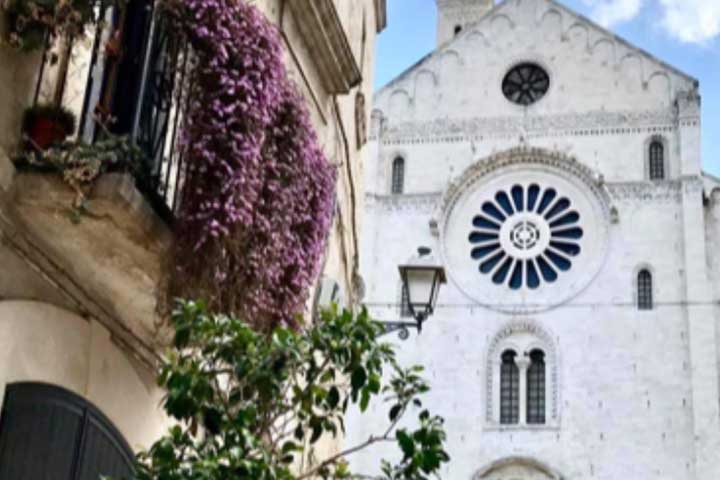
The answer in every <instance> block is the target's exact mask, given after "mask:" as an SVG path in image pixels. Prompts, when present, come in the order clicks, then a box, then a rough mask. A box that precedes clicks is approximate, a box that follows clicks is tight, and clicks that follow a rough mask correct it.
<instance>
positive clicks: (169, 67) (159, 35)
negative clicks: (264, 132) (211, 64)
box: [132, 15, 192, 217]
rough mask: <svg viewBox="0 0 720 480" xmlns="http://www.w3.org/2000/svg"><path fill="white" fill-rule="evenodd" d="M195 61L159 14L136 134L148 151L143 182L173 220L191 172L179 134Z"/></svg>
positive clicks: (149, 46) (142, 90) (144, 76)
mask: <svg viewBox="0 0 720 480" xmlns="http://www.w3.org/2000/svg"><path fill="white" fill-rule="evenodd" d="M191 63H192V52H191V49H190V48H189V45H188V44H187V42H184V41H180V39H179V38H178V37H177V35H175V34H174V32H173V29H172V28H171V26H170V25H169V23H168V22H167V20H165V19H164V18H163V17H162V15H156V17H155V19H154V21H153V25H152V31H151V35H150V41H149V45H148V48H147V51H146V60H145V66H144V72H143V81H142V84H141V91H140V104H139V105H138V107H137V112H136V117H135V124H134V126H133V131H132V136H133V138H134V140H135V142H136V144H137V145H138V147H140V149H141V150H142V151H143V152H144V153H145V161H146V165H144V167H143V169H142V172H143V176H142V177H141V178H138V184H139V186H140V187H141V189H143V190H144V191H145V193H146V194H148V195H149V196H150V199H151V200H152V201H153V202H154V204H155V208H156V209H157V210H158V211H159V212H160V213H161V214H165V215H167V216H169V217H172V216H173V214H174V213H176V211H177V208H178V207H179V202H180V192H181V190H182V186H183V182H184V179H185V173H186V167H185V163H184V162H183V156H182V154H181V150H180V148H179V147H180V145H179V141H178V140H179V139H178V136H179V133H180V127H181V125H182V122H183V115H184V112H185V111H186V110H187V103H188V101H189V93H190V88H191V82H190V77H191V76H190V74H189V70H190V66H191Z"/></svg>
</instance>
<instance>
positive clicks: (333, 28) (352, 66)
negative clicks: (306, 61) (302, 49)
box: [289, 0, 362, 94]
mask: <svg viewBox="0 0 720 480" xmlns="http://www.w3.org/2000/svg"><path fill="white" fill-rule="evenodd" d="M289 5H290V8H291V9H292V11H293V14H294V15H295V18H296V21H297V24H298V28H299V29H300V33H301V34H302V36H303V37H304V39H305V41H306V42H307V46H308V50H310V51H311V52H313V55H312V58H313V59H314V60H315V63H316V65H317V67H318V69H319V70H320V73H321V76H322V78H324V79H325V84H326V87H327V89H328V91H329V92H330V93H332V94H346V93H348V92H349V91H350V89H352V88H353V87H355V86H357V85H359V84H360V82H361V81H362V74H361V73H360V67H359V66H358V64H357V61H356V59H355V56H354V55H353V52H352V49H351V48H350V43H349V42H348V38H347V35H346V34H345V30H344V29H343V26H342V23H341V22H340V18H339V17H338V13H337V10H336V9H335V5H334V4H333V3H332V0H293V1H291V2H289Z"/></svg>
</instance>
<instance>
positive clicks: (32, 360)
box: [0, 301, 168, 450]
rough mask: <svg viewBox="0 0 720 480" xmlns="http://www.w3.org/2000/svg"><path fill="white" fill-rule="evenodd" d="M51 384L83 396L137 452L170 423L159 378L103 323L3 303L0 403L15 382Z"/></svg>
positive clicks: (29, 304)
mask: <svg viewBox="0 0 720 480" xmlns="http://www.w3.org/2000/svg"><path fill="white" fill-rule="evenodd" d="M24 381H33V382H45V383H50V384H53V385H57V386H60V387H63V388H66V389H68V390H71V391H73V392H75V393H76V394H78V395H81V396H83V397H84V398H86V399H87V400H89V401H90V402H91V403H93V404H94V405H95V406H97V407H98V408H99V409H100V410H101V411H102V412H103V413H104V414H105V415H107V417H108V418H109V419H110V420H111V421H112V422H113V423H114V424H115V426H116V427H117V428H118V430H119V431H120V432H121V433H122V434H123V435H124V436H125V439H126V440H127V441H128V443H129V444H130V446H131V447H132V448H133V449H136V450H137V449H140V448H143V447H147V446H149V445H150V444H151V443H152V442H153V441H154V440H155V439H156V438H157V437H158V436H159V435H160V434H162V433H163V432H164V431H165V429H166V427H167V425H168V423H167V422H166V419H165V418H164V416H163V415H162V414H161V412H160V409H159V406H160V401H161V399H162V395H163V392H162V391H161V390H160V389H159V388H157V387H156V386H155V382H154V374H153V373H152V372H150V371H148V370H147V369H146V367H143V366H141V365H138V364H137V363H136V362H135V361H134V360H133V359H132V357H131V356H129V355H128V354H126V353H125V352H124V351H123V350H121V349H120V348H118V346H116V345H115V343H113V341H112V340H111V338H110V334H109V333H108V331H107V330H105V329H104V328H103V327H102V326H100V325H99V324H98V323H96V322H93V321H87V320H85V319H83V318H82V317H80V316H78V315H76V314H74V313H72V312H69V311H67V310H63V309H61V308H58V307H55V306H53V305H49V304H46V303H41V302H33V301H2V302H0V398H2V397H4V391H5V387H6V386H7V385H8V384H9V383H13V382H24Z"/></svg>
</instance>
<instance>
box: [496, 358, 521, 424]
mask: <svg viewBox="0 0 720 480" xmlns="http://www.w3.org/2000/svg"><path fill="white" fill-rule="evenodd" d="M516 356H517V354H516V353H515V352H514V351H512V350H506V351H505V352H503V354H502V364H501V365H500V423H502V424H504V425H509V424H515V423H518V421H519V419H520V373H519V371H518V367H517V365H516V364H515V357H516Z"/></svg>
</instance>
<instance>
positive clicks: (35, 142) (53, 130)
mask: <svg viewBox="0 0 720 480" xmlns="http://www.w3.org/2000/svg"><path fill="white" fill-rule="evenodd" d="M22 129H23V134H24V135H25V136H26V138H27V139H28V140H29V143H30V144H31V146H32V147H33V148H35V149H40V150H46V149H47V148H49V147H50V146H52V145H54V144H57V143H60V142H62V141H63V140H65V139H66V138H67V137H69V136H70V135H72V134H73V133H75V115H74V114H73V113H72V112H71V111H70V110H68V109H67V108H64V107H62V106H54V105H35V106H34V107H30V108H28V109H27V110H25V114H24V115H23V126H22Z"/></svg>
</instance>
